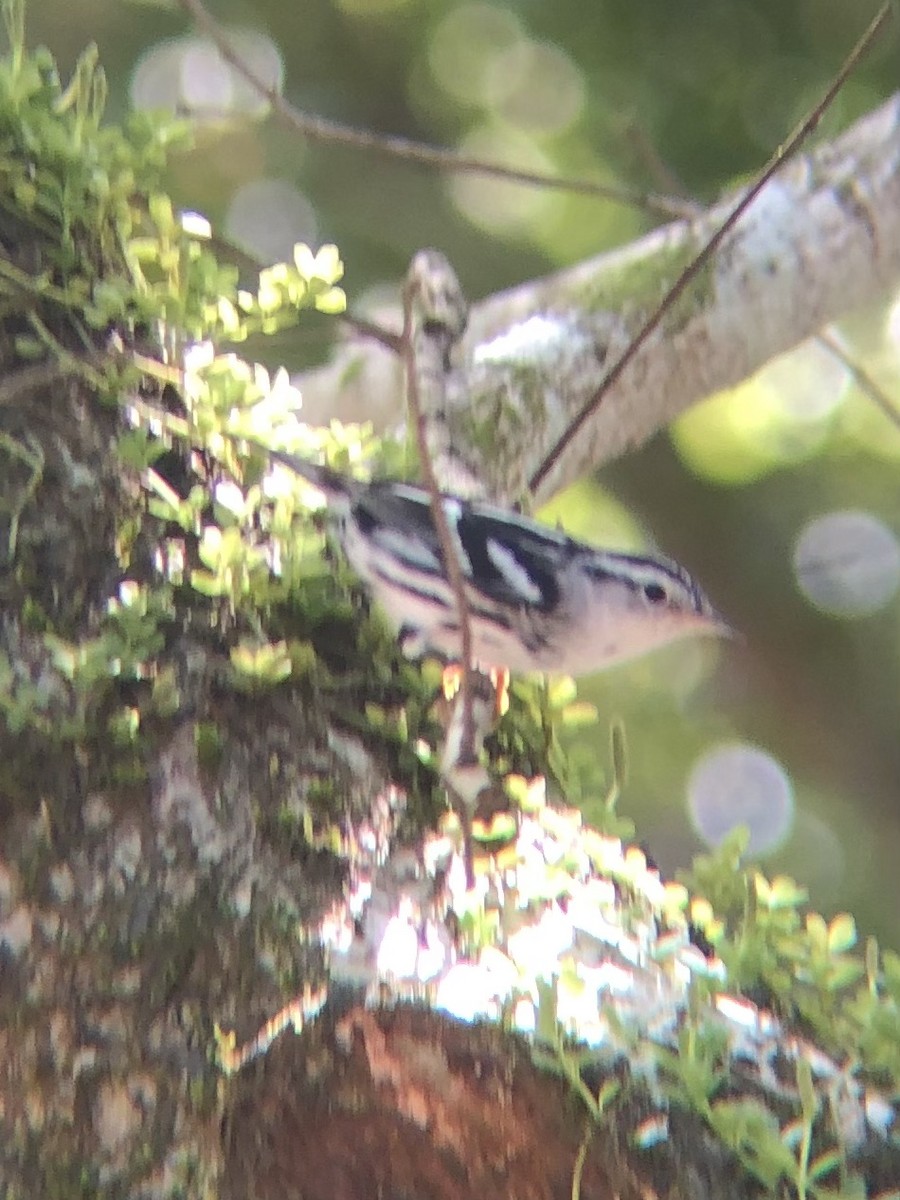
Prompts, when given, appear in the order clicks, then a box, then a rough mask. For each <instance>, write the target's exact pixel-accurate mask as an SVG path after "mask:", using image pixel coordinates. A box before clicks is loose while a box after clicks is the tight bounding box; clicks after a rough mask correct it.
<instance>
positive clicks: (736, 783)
mask: <svg viewBox="0 0 900 1200" xmlns="http://www.w3.org/2000/svg"><path fill="white" fill-rule="evenodd" d="M687 804H688V811H689V813H690V816H691V821H692V823H693V826H694V829H695V830H696V832H697V833H698V834H699V836H700V837H701V838H702V839H703V840H704V842H706V843H707V845H709V846H718V845H719V843H720V842H721V841H722V840H723V838H725V837H726V836H727V834H729V833H730V832H731V830H732V829H734V828H735V827H736V826H738V825H745V826H746V827H747V828H748V829H749V830H750V844H749V847H748V853H750V854H754V855H759V854H767V853H769V852H770V851H772V850H774V849H775V848H776V847H777V846H778V845H780V843H781V842H782V841H783V840H784V838H785V837H786V836H787V834H788V832H789V830H790V828H791V823H792V821H793V817H794V793H793V788H792V787H791V783H790V780H789V778H788V776H787V773H786V772H785V770H784V768H783V767H782V766H781V764H780V763H779V762H777V761H776V760H775V759H774V758H773V757H772V756H771V755H770V754H767V753H766V752H765V751H764V750H761V749H760V748H759V747H758V746H751V745H749V744H747V743H745V742H729V743H726V744H723V745H719V746H715V747H714V748H713V749H712V750H709V751H707V753H706V754H704V755H703V756H702V757H701V758H700V759H699V760H698V762H697V763H696V765H695V766H694V769H693V770H692V771H691V774H690V778H689V779H688V785H687Z"/></svg>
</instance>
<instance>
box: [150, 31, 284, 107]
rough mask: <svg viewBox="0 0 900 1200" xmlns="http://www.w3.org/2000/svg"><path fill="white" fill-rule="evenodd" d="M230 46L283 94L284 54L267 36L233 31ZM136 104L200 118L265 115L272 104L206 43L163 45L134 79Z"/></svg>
mask: <svg viewBox="0 0 900 1200" xmlns="http://www.w3.org/2000/svg"><path fill="white" fill-rule="evenodd" d="M228 38H229V43H230V44H231V45H232V46H233V47H234V51H235V53H236V54H237V55H238V56H239V57H240V60H241V62H243V63H245V64H246V66H247V68H248V70H250V71H252V72H253V74H254V75H255V76H256V78H257V79H260V80H261V81H262V82H263V83H264V85H265V86H266V87H267V88H270V89H272V90H274V91H276V92H280V91H281V88H282V85H283V82H284V62H283V60H282V57H281V52H280V51H279V49H278V47H277V46H276V45H275V43H274V42H273V41H272V39H271V38H269V37H267V36H266V35H265V34H263V33H260V32H259V31H257V30H254V29H232V30H229V33H228ZM130 95H131V103H132V104H133V105H134V107H135V108H138V109H145V110H146V109H160V108H161V109H167V110H169V111H170V112H185V111H187V112H188V113H189V114H190V115H191V116H193V117H195V118H203V117H207V118H209V119H212V120H220V119H222V118H223V117H228V116H234V115H237V114H240V115H241V116H259V115H261V114H263V113H265V111H266V110H267V109H268V106H269V102H268V100H267V99H266V98H265V96H263V95H261V94H260V92H259V90H258V89H257V88H255V87H254V86H253V85H252V84H250V83H249V82H248V81H247V80H246V79H244V77H243V75H240V74H239V73H238V72H237V71H235V70H234V68H233V67H232V66H231V65H230V64H229V63H227V62H226V61H225V59H224V58H222V56H221V54H220V53H219V51H218V49H217V47H216V46H215V45H214V44H213V43H212V42H210V41H208V40H207V39H205V38H198V37H183V38H174V39H171V40H169V41H165V42H157V44H156V45H154V46H151V47H150V49H149V50H147V51H146V53H145V54H143V55H142V56H141V59H140V60H139V62H138V64H137V66H136V67H135V69H134V73H133V74H132V77H131V86H130Z"/></svg>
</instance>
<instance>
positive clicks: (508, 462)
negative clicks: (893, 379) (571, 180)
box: [297, 95, 900, 499]
mask: <svg viewBox="0 0 900 1200" xmlns="http://www.w3.org/2000/svg"><path fill="white" fill-rule="evenodd" d="M732 205H733V199H732V200H730V201H729V200H726V201H723V203H722V204H721V205H717V206H716V207H715V208H714V209H712V210H711V211H710V212H709V213H707V214H705V215H704V216H702V217H699V218H697V219H696V220H695V221H690V222H688V221H682V222H677V223H675V224H672V225H668V226H666V227H664V228H661V229H658V230H656V231H654V232H653V233H651V234H649V235H647V236H646V237H644V238H642V239H640V240H639V241H637V242H635V243H634V244H633V245H631V246H627V247H624V248H622V249H620V250H616V251H613V252H611V253H608V254H603V255H600V256H598V257H597V258H595V259H591V260H589V261H587V262H584V263H580V264H578V265H576V266H574V267H571V268H568V269H566V270H562V271H559V272H557V273H556V274H554V275H550V276H548V277H546V278H544V279H538V280H529V281H528V282H526V283H523V284H521V285H520V286H518V287H516V288H512V289H510V290H509V291H506V292H503V293H499V294H498V295H495V296H490V297H487V298H486V299H484V300H482V301H481V302H479V303H476V304H474V305H472V307H471V310H470V317H469V326H468V330H467V333H466V336H465V338H464V339H463V341H462V343H461V345H460V347H459V349H458V351H457V353H456V356H455V358H454V372H453V374H452V375H451V377H450V380H449V383H448V388H449V397H450V400H451V402H452V409H451V412H450V414H449V419H450V420H451V422H452V425H453V434H454V446H455V448H456V450H457V452H458V453H460V454H462V455H463V456H464V457H469V458H470V459H471V461H473V462H474V463H475V464H477V466H478V469H479V472H480V473H482V474H483V475H484V476H485V478H486V480H487V484H488V491H489V492H490V493H491V494H493V495H494V496H495V497H498V498H511V497H516V496H518V495H520V494H521V493H522V491H523V490H524V486H525V483H526V482H527V480H528V478H529V477H530V475H531V474H532V473H533V472H534V470H535V469H536V467H537V466H538V465H539V463H540V462H541V460H542V459H543V457H544V455H545V454H546V453H547V451H548V450H549V449H550V448H551V446H552V445H553V444H554V442H555V441H556V439H557V438H558V437H559V436H560V435H561V434H562V433H563V431H564V430H565V428H566V426H567V424H568V422H569V421H570V420H571V419H572V417H573V416H574V415H575V414H576V413H577V412H578V411H579V410H580V409H581V407H582V406H583V405H584V404H585V402H586V401H587V400H588V399H589V398H590V396H591V395H592V394H593V393H594V392H595V390H596V389H597V387H598V386H599V385H600V383H601V382H602V380H603V375H604V372H605V371H606V370H607V369H608V367H609V366H610V365H611V364H612V363H613V362H615V360H616V359H617V357H618V356H619V355H620V354H621V353H622V351H623V350H624V349H625V347H626V346H627V345H628V344H629V342H630V340H631V339H632V338H633V336H634V335H635V333H636V332H637V331H638V330H639V329H640V327H641V325H642V323H643V321H644V320H645V319H646V317H647V316H648V315H649V314H650V312H651V311H652V310H653V309H654V308H655V306H656V305H657V304H658V303H659V301H660V300H661V299H662V297H663V296H664V294H665V292H666V291H667V290H668V288H669V287H671V285H672V284H673V283H674V282H675V280H676V278H677V277H678V275H679V273H680V272H681V271H682V270H683V269H684V267H685V265H686V264H687V263H688V262H689V261H690V260H691V259H692V258H693V257H694V255H696V254H697V252H698V250H699V249H700V248H701V246H702V245H703V243H704V241H705V240H706V239H707V238H708V237H709V234H710V232H711V231H712V230H713V229H715V228H716V226H717V225H718V224H719V223H721V221H722V220H723V219H724V216H725V215H726V213H727V212H728V211H729V209H730V208H731V207H732ZM898 281H900V95H897V96H894V97H892V98H891V99H890V100H889V101H887V102H886V103H885V104H884V105H882V106H881V107H880V108H878V109H876V110H875V111H874V112H871V113H869V114H868V115H866V116H865V117H863V118H861V119H860V120H859V121H857V122H856V124H854V125H853V126H851V128H849V129H848V130H847V131H846V132H845V133H844V134H842V135H841V136H840V137H839V138H837V139H836V140H835V141H834V142H832V143H829V144H825V145H822V146H820V147H819V148H817V149H816V150H814V151H813V152H811V153H810V154H808V155H806V156H804V157H803V158H801V159H798V160H795V161H794V162H792V163H789V164H788V165H786V166H785V167H784V168H783V169H782V171H781V172H780V173H779V174H778V175H777V176H776V177H775V179H774V180H773V181H772V182H771V183H770V184H769V185H768V187H767V188H766V189H765V190H764V191H763V193H762V194H761V195H760V197H759V198H758V200H757V201H756V203H755V204H754V205H753V206H752V207H751V209H750V210H749V212H748V213H747V214H746V216H745V217H744V219H743V220H742V221H741V222H740V223H739V225H738V227H737V229H736V230H735V232H734V234H733V235H732V236H730V237H729V238H728V239H726V242H725V244H724V245H723V246H722V247H721V249H720V250H719V252H718V253H717V254H716V255H715V257H714V259H713V261H712V262H711V263H710V265H709V268H708V269H707V270H706V271H704V272H703V273H702V275H701V277H700V279H699V280H698V281H697V282H696V283H695V284H694V286H693V287H692V288H691V289H690V290H689V291H688V293H687V294H686V295H685V296H683V297H682V298H681V300H680V301H679V302H678V303H677V305H676V306H675V307H674V308H673V309H672V311H671V312H670V313H669V314H668V316H667V318H666V320H665V322H664V324H663V326H662V327H661V328H660V329H659V330H658V331H657V332H656V333H655V334H654V335H653V336H652V337H651V338H650V340H649V342H648V343H647V345H646V346H645V347H644V348H643V350H642V351H641V352H640V353H639V355H638V356H637V358H636V359H635V361H634V362H633V363H632V364H631V366H630V367H629V368H627V370H626V371H625V373H624V375H623V376H622V378H621V379H620V380H619V381H618V383H617V384H616V386H615V387H614V388H613V390H612V391H611V392H610V393H609V395H607V396H606V397H605V398H604V400H603V402H602V404H601V405H600V407H599V409H598V411H597V413H596V415H595V416H594V417H593V418H592V419H591V420H589V421H588V423H587V424H586V426H585V427H584V429H583V430H582V431H581V434H580V436H579V437H578V438H577V439H576V441H575V444H574V445H572V446H571V447H570V448H569V450H568V451H567V453H566V454H565V455H564V457H563V459H562V460H561V462H560V463H559V465H558V467H557V469H556V470H554V471H553V472H552V473H551V475H550V476H549V478H548V479H547V480H546V481H545V484H544V486H543V488H542V490H541V496H542V498H545V499H546V498H547V497H548V496H550V495H551V494H553V493H554V492H555V491H557V490H559V488H560V487H562V486H564V485H565V484H566V483H569V482H571V481H572V480H573V479H576V478H578V477H579V476H581V475H583V474H584V473H585V472H587V471H589V470H591V469H592V468H594V467H596V466H598V465H600V464H601V463H603V462H606V461H609V460H611V459H614V458H617V457H619V456H620V455H622V454H623V453H625V452H627V451H628V450H629V449H631V448H633V447H635V446H638V445H640V444H641V443H642V442H643V441H645V440H646V439H647V438H648V437H649V436H650V435H651V434H653V433H654V432H656V431H657V430H658V429H660V428H661V427H662V426H664V425H665V424H666V423H667V422H669V421H671V420H672V419H673V418H674V417H676V416H677V415H678V414H679V413H681V412H683V411H684V410H685V409H686V408H687V407H689V405H691V404H692V403H694V402H695V401H697V400H699V399H702V398H703V397H704V396H706V395H709V394H710V393H712V392H714V391H716V390H718V389H720V388H723V387H728V386H730V385H733V384H735V383H737V382H738V381H740V380H741V379H743V378H745V377H746V376H747V375H749V374H751V373H752V372H753V371H754V370H756V369H757V368H759V367H761V366H762V365H763V364H764V363H765V362H767V361H768V360H769V359H770V358H772V357H774V356H775V355H777V354H779V353H781V352H783V351H785V350H787V349H789V348H790V347H792V346H794V345H796V344H797V343H799V342H801V341H803V340H804V339H805V338H807V337H809V336H810V335H812V334H814V333H815V332H817V331H818V330H820V329H822V328H823V327H824V326H826V325H827V324H829V323H830V322H832V321H836V320H838V319H839V318H841V317H843V316H846V315H847V314H849V313H852V312H853V311H855V310H857V309H859V308H861V307H863V306H865V305H867V304H873V303H875V302H877V301H878V300H879V299H880V298H882V297H884V296H885V295H886V294H887V293H888V292H889V291H890V289H891V288H892V287H894V286H895V285H896V284H897V282H898ZM463 282H465V281H463ZM351 362H352V363H353V365H354V370H353V371H350V370H348V366H349V364H350V363H351ZM297 382H298V383H299V386H300V389H301V391H302V392H303V396H304V404H305V409H304V415H305V417H306V419H308V420H312V421H316V420H318V419H320V417H323V418H327V417H328V416H333V415H337V416H341V417H343V418H344V419H360V420H362V419H375V420H379V419H380V420H381V421H382V422H383V423H384V424H389V423H390V422H391V421H396V420H398V419H399V417H400V414H401V412H402V395H403V389H402V382H401V368H400V365H399V364H398V363H396V362H394V361H392V356H391V355H390V353H389V352H388V351H386V350H385V349H384V348H382V347H379V346H374V345H372V346H370V345H369V344H362V343H355V344H353V345H352V346H350V347H345V348H344V349H343V350H341V351H340V352H339V354H338V357H337V359H336V361H335V363H334V364H332V365H331V366H329V367H327V368H323V369H322V370H320V371H315V372H310V373H309V374H308V375H306V376H305V377H302V378H301V379H300V380H298V381H297Z"/></svg>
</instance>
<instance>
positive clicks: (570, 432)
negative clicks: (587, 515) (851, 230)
mask: <svg viewBox="0 0 900 1200" xmlns="http://www.w3.org/2000/svg"><path fill="white" fill-rule="evenodd" d="M892 7H893V0H887V2H886V3H885V4H883V5H882V6H881V8H880V9H879V11H878V12H877V13H876V15H875V17H874V18H873V20H872V22H871V24H870V25H869V27H868V28H867V29H866V31H865V33H864V34H863V35H862V37H861V38H860V39H859V41H858V42H857V43H856V45H855V46H854V47H853V49H852V50H851V51H850V53H849V54H848V55H847V58H846V59H845V60H844V63H843V65H842V66H841V69H840V70H839V71H838V73H837V75H836V76H835V77H834V79H833V80H832V82H831V84H830V86H829V87H828V90H827V91H826V92H825V95H824V96H823V97H822V99H821V100H820V101H819V103H818V104H817V105H816V106H815V108H813V109H812V111H811V112H810V113H809V114H808V115H807V116H806V117H805V118H804V119H803V120H802V121H801V122H800V124H799V125H798V126H797V128H796V129H795V130H794V132H793V133H792V134H791V136H790V137H789V138H788V140H787V141H786V142H785V143H783V144H782V145H781V146H779V147H778V149H777V150H776V151H775V153H774V154H773V155H772V157H771V158H770V159H769V161H768V163H766V165H765V167H764V168H763V170H762V172H761V173H760V174H759V176H758V177H757V179H756V181H755V182H754V183H753V184H751V185H750V187H749V188H748V189H747V191H746V192H745V193H744V194H743V196H742V197H741V198H740V200H738V202H737V203H736V204H735V206H734V208H733V209H732V210H731V212H730V213H729V214H728V216H727V217H726V218H725V220H724V221H723V222H722V224H721V225H720V226H719V227H718V229H716V231H715V232H714V233H713V234H712V235H711V237H710V238H709V241H708V242H707V243H706V245H705V246H704V247H703V249H702V250H700V252H699V253H698V254H697V256H696V258H694V259H693V260H692V261H691V263H690V264H689V265H688V266H687V267H685V269H684V270H683V271H682V272H681V274H680V275H679V276H678V278H677V279H676V280H675V282H674V283H673V284H672V286H671V287H670V288H669V290H668V291H667V292H666V294H665V296H664V297H663V299H662V300H661V301H660V303H659V305H658V306H657V308H656V309H655V310H654V311H653V313H652V314H651V315H650V316H649V317H648V318H647V320H646V321H645V322H644V324H643V325H642V327H641V329H640V331H639V332H638V333H637V334H636V335H635V337H634V338H633V339H632V341H631V342H630V343H629V344H628V347H627V348H626V349H625V350H624V351H623V352H622V354H621V355H620V357H619V358H618V359H617V360H616V362H615V363H613V365H612V367H610V369H609V371H608V372H607V373H606V375H605V376H604V377H603V381H602V382H601V384H600V386H599V387H598V388H597V390H596V391H595V392H594V394H593V395H592V396H591V398H590V399H589V400H588V401H587V402H586V403H585V405H584V406H583V408H582V409H581V410H580V412H578V413H577V414H576V416H575V417H574V418H573V420H572V421H571V422H570V424H569V425H568V427H567V428H566V430H565V432H564V433H563V434H562V436H561V437H560V438H559V439H558V440H557V442H556V444H555V445H554V446H553V448H552V449H551V450H550V451H549V453H548V454H547V455H546V456H545V457H544V459H543V461H542V462H541V464H540V466H539V467H538V468H537V470H536V471H535V472H534V474H533V475H532V476H531V479H530V481H529V488H530V489H531V491H532V492H535V491H536V490H537V489H538V487H540V485H541V483H543V481H544V480H545V479H546V477H547V476H548V475H549V473H550V472H551V471H552V470H553V467H554V466H555V465H556V463H557V461H558V459H559V458H560V456H561V455H562V453H563V451H564V450H565V449H566V447H567V446H568V445H569V443H570V442H571V441H572V440H573V439H574V438H575V436H576V434H577V433H578V431H579V430H580V429H581V427H582V426H583V425H584V423H585V422H586V421H587V420H588V418H589V417H592V416H593V415H594V413H595V412H596V411H597V409H598V408H599V407H600V404H601V403H602V401H603V399H604V397H605V396H606V395H607V393H608V392H609V391H610V389H611V388H612V386H613V384H614V383H616V381H617V380H618V379H619V378H620V376H621V375H622V373H623V372H624V370H625V368H626V367H627V366H628V365H629V363H630V362H631V361H632V360H633V359H634V358H635V357H636V355H637V353H638V351H639V350H640V349H641V347H642V346H643V344H644V343H645V342H646V341H647V339H648V338H649V337H650V334H651V333H653V331H654V330H655V329H656V328H657V326H658V325H659V324H660V323H661V321H662V319H663V317H664V316H665V315H666V313H667V312H668V311H669V309H670V308H671V307H672V305H673V304H674V303H675V301H676V300H677V299H678V298H679V297H680V296H681V295H682V293H683V292H684V291H686V290H687V288H688V286H689V285H690V284H691V283H692V282H693V281H694V279H696V278H697V276H698V275H699V274H700V272H701V271H702V270H703V268H704V267H705V266H706V264H707V263H708V262H709V260H710V259H711V258H712V256H713V254H714V253H715V251H716V250H717V249H718V247H719V246H720V245H721V243H722V242H723V240H724V239H725V237H726V235H727V234H728V233H729V232H730V231H731V230H732V229H733V228H734V226H735V225H736V224H737V222H738V221H739V220H740V218H741V217H742V216H743V215H744V213H745V212H746V211H747V209H748V208H749V207H750V205H751V204H752V203H753V201H754V200H755V199H756V197H757V196H758V195H759V193H760V192H761V191H762V190H763V188H764V187H765V186H766V184H767V183H768V182H769V180H770V179H771V178H772V176H773V175H775V173H776V172H777V171H778V170H779V169H780V168H781V167H782V165H783V164H784V163H785V162H786V161H787V160H788V159H789V158H791V157H792V155H794V154H795V153H796V152H797V150H798V149H799V148H800V146H801V145H803V143H804V142H805V141H806V140H807V138H808V137H809V136H810V134H811V133H812V132H813V131H814V130H815V128H816V126H817V125H818V124H819V122H820V121H821V119H822V117H823V116H824V115H825V113H826V111H827V110H828V108H829V107H830V106H831V104H832V102H833V101H834V98H835V96H836V95H837V94H838V92H839V91H840V90H841V88H842V87H843V85H844V83H845V82H846V80H847V78H848V76H849V75H850V74H851V73H852V72H853V71H854V70H855V69H856V67H857V65H858V63H859V61H860V59H861V58H862V57H863V55H864V54H865V53H866V52H867V51H868V49H869V47H870V46H871V45H872V43H873V42H874V40H875V38H876V37H877V36H878V34H879V33H880V32H881V30H882V29H883V28H884V26H885V25H886V24H887V21H888V19H889V18H890V16H891V9H892Z"/></svg>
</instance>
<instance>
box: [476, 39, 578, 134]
mask: <svg viewBox="0 0 900 1200" xmlns="http://www.w3.org/2000/svg"><path fill="white" fill-rule="evenodd" d="M485 84H486V86H485V99H486V102H487V104H488V105H489V106H490V107H492V108H493V109H495V110H496V112H497V114H498V115H499V116H500V117H501V118H502V119H503V120H504V121H507V122H508V123H509V124H510V125H513V126H515V127H516V128H518V129H522V130H526V131H528V132H530V133H540V134H550V133H560V132H562V131H563V130H565V129H568V127H569V126H570V125H571V124H572V123H573V122H574V121H575V120H577V118H578V117H579V116H580V115H581V111H582V109H583V107H584V80H583V77H582V74H581V72H580V71H579V70H578V68H577V67H576V66H575V65H574V63H573V62H572V60H571V59H570V58H569V56H568V55H567V54H565V53H564V52H563V51H562V50H560V49H559V48H558V47H556V46H553V45H551V44H550V43H548V42H536V41H530V40H522V41H519V42H516V43H515V44H514V45H512V46H510V47H509V48H508V49H506V50H502V51H500V52H498V53H497V54H496V55H495V56H494V59H493V61H492V62H490V63H489V64H487V68H486V73H485Z"/></svg>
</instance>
